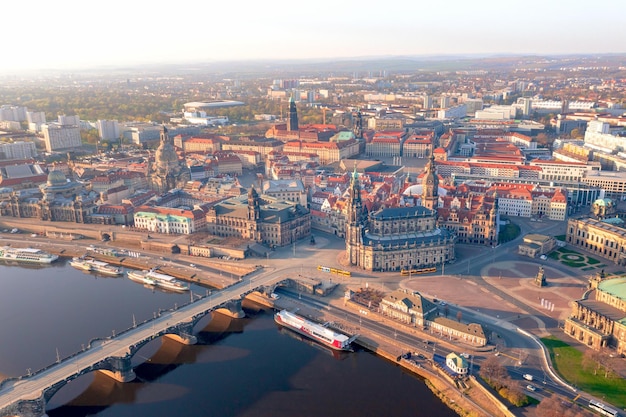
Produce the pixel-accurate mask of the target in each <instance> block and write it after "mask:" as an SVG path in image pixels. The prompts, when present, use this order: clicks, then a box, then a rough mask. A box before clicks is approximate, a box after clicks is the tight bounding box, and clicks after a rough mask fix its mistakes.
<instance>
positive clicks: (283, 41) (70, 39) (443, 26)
mask: <svg viewBox="0 0 626 417" xmlns="http://www.w3.org/2000/svg"><path fill="white" fill-rule="evenodd" d="M560 3H561V2H545V1H539V0H529V1H527V2H524V4H523V6H520V5H519V3H512V2H498V3H494V2H487V1H482V2H467V1H463V0H449V1H448V2H439V3H429V4H428V5H422V4H418V3H401V2H394V3H387V4H378V5H376V6H372V5H370V4H368V3H367V2H357V1H354V0H347V1H344V2H331V1H329V0H318V1H316V2H311V3H309V4H307V5H305V4H302V3H296V2H294V1H293V0H291V1H286V0H270V1H268V2H235V3H228V2H225V3H222V2H220V3H217V4H214V3H203V2H200V1H197V0H192V1H189V2H183V3H180V4H174V5H172V6H170V7H165V5H164V4H163V3H154V2H150V1H147V0H131V1H125V2H122V1H121V0H111V1H109V2H107V3H102V5H101V6H99V7H97V8H96V7H95V6H88V7H85V5H86V3H84V2H79V1H76V0H58V1H56V2H49V1H44V0H33V1H31V2H30V3H28V7H24V6H22V5H21V4H20V3H18V2H8V3H7V4H3V6H2V9H3V13H2V15H3V19H2V24H3V29H4V30H3V32H4V34H5V36H7V38H6V39H8V41H7V42H5V44H4V48H3V54H2V55H3V59H2V63H0V73H5V74H6V73H19V72H21V71H36V70H43V69H59V70H71V69H85V68H93V67H102V66H120V65H138V64H171V63H198V62H220V61H242V60H268V59H270V60H271V59H276V60H304V59H338V58H358V57H374V56H378V57H385V56H445V55H498V54H514V55H523V54H532V55H569V54H598V55H600V54H612V53H626V46H625V45H624V43H623V39H626V26H625V25H623V23H622V22H621V20H622V17H623V13H616V11H617V10H622V7H623V4H622V2H621V1H619V0H607V1H605V2H602V3H599V4H598V6H597V7H596V8H592V7H589V5H588V3H587V2H585V3H583V2H581V1H573V2H568V3H566V4H560ZM582 6H584V7H582Z"/></svg>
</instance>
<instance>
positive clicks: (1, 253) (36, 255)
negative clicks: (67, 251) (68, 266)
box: [0, 246, 59, 264]
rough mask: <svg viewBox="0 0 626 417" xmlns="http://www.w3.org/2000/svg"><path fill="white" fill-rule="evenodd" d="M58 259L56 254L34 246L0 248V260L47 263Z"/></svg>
mask: <svg viewBox="0 0 626 417" xmlns="http://www.w3.org/2000/svg"><path fill="white" fill-rule="evenodd" d="M57 259H59V256H58V255H54V254H51V253H48V252H44V251H42V250H41V249H34V248H11V247H9V246H5V247H2V248H0V260H5V261H19V262H32V263H38V264H49V263H52V262H54V261H56V260H57Z"/></svg>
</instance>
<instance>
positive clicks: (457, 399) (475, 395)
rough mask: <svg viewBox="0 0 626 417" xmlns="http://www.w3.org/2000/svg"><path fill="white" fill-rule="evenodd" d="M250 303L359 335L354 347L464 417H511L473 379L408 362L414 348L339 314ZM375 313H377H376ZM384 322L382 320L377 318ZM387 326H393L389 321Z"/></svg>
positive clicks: (288, 302) (421, 361)
mask: <svg viewBox="0 0 626 417" xmlns="http://www.w3.org/2000/svg"><path fill="white" fill-rule="evenodd" d="M251 301H253V302H256V303H258V304H261V305H263V306H266V307H269V308H279V309H283V308H286V309H289V310H294V309H297V310H298V311H299V314H302V315H304V316H308V317H315V318H316V320H318V321H320V322H332V323H333V324H334V325H338V326H340V327H342V328H343V330H344V331H346V332H348V333H350V334H357V333H358V334H359V337H358V338H357V339H356V340H355V341H354V342H353V343H354V344H356V345H358V346H361V347H363V348H364V349H367V350H369V351H371V352H373V353H375V354H376V355H378V356H380V357H382V358H384V359H386V360H388V361H390V362H392V363H394V364H395V365H397V366H400V367H402V368H404V369H406V370H407V371H408V372H411V373H413V374H415V375H417V376H418V377H419V378H420V379H422V380H424V381H425V383H426V385H427V386H428V388H429V389H430V390H431V391H432V392H433V394H434V395H436V396H437V397H438V398H439V399H440V400H441V401H442V402H443V403H444V404H446V405H447V406H448V407H449V408H450V409H452V410H453V411H454V412H456V413H457V414H458V415H460V416H464V417H510V416H512V415H513V414H511V413H510V412H509V411H508V410H507V409H506V406H504V405H503V404H501V403H499V400H498V399H497V398H494V397H492V396H491V395H490V394H489V393H488V392H485V390H484V388H483V387H482V386H481V385H480V384H479V383H478V382H477V381H476V380H474V379H473V378H468V379H466V380H464V382H463V383H462V384H458V385H457V383H456V382H455V381H454V380H452V379H451V378H450V377H448V376H447V375H446V374H445V373H443V372H441V370H440V369H438V368H437V367H435V366H434V365H433V362H432V361H430V360H428V359H427V358H425V357H424V358H418V359H417V360H416V361H407V360H404V359H402V355H403V354H405V353H406V352H414V351H415V350H416V349H415V347H412V346H408V345H403V344H402V343H400V342H398V341H397V340H395V339H391V338H389V337H386V336H384V335H382V334H379V333H375V332H371V331H368V330H367V329H365V328H362V327H361V328H355V327H354V323H348V322H347V321H346V320H345V319H344V318H342V317H341V316H340V315H336V314H332V313H331V312H329V311H328V310H326V309H321V310H313V309H311V308H310V307H308V306H306V305H305V304H303V303H300V302H298V301H297V300H292V299H289V298H286V297H282V298H280V299H279V300H274V299H271V298H269V297H264V296H262V295H261V294H254V296H253V297H252V298H251ZM332 305H333V307H336V308H341V309H346V310H348V309H349V307H347V306H344V305H342V303H339V302H336V300H335V302H333V303H332ZM373 314H375V313H373ZM378 319H379V320H381V321H382V318H378ZM386 323H387V325H393V323H391V322H389V321H386Z"/></svg>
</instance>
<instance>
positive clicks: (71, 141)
mask: <svg viewBox="0 0 626 417" xmlns="http://www.w3.org/2000/svg"><path fill="white" fill-rule="evenodd" d="M41 128H42V131H43V136H44V141H45V143H46V150H47V151H48V152H52V151H56V150H59V149H68V148H78V147H79V146H81V145H82V143H81V140H80V128H79V127H78V126H77V125H62V124H59V123H47V124H43V125H41Z"/></svg>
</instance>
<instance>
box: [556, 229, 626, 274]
mask: <svg viewBox="0 0 626 417" xmlns="http://www.w3.org/2000/svg"><path fill="white" fill-rule="evenodd" d="M623 225H624V222H623V220H622V219H620V218H617V217H614V218H610V219H607V220H604V221H600V220H595V219H591V218H583V219H570V220H569V221H568V222H567V231H566V235H565V240H566V242H567V243H569V244H570V245H572V246H575V247H578V248H581V249H584V250H585V251H587V252H590V253H592V254H593V255H596V256H599V257H601V258H603V259H608V260H609V261H612V262H614V263H616V264H618V265H626V229H625V228H624V227H623Z"/></svg>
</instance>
